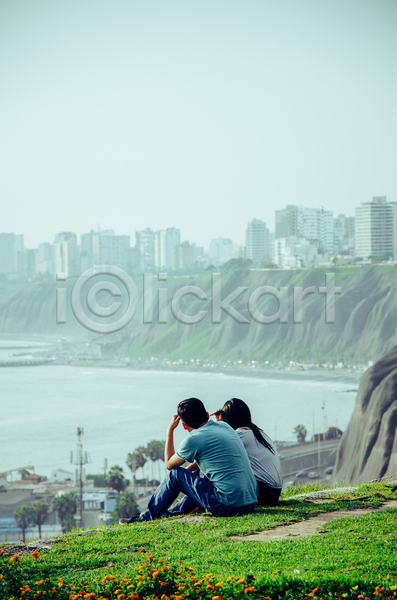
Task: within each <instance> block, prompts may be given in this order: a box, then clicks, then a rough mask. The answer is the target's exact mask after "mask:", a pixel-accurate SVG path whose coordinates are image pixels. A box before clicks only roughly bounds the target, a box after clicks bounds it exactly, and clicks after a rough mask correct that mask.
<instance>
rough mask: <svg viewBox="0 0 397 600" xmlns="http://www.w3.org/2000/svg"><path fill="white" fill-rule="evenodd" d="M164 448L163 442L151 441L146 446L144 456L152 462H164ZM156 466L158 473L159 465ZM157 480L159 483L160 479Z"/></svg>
mask: <svg viewBox="0 0 397 600" xmlns="http://www.w3.org/2000/svg"><path fill="white" fill-rule="evenodd" d="M164 447H165V441H164V440H152V441H151V442H149V443H148V445H147V446H146V450H145V453H146V456H147V457H148V458H149V459H150V460H151V461H152V462H157V461H158V460H162V461H164ZM158 466H159V470H158V471H159V472H160V465H158ZM152 479H153V473H152ZM159 479H160V481H161V479H162V478H161V477H160V476H159Z"/></svg>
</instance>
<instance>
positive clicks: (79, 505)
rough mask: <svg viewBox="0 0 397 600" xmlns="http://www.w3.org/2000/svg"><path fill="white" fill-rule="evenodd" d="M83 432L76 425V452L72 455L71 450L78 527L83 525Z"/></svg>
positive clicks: (85, 461)
mask: <svg viewBox="0 0 397 600" xmlns="http://www.w3.org/2000/svg"><path fill="white" fill-rule="evenodd" d="M83 434H84V429H83V428H82V427H77V444H76V452H75V455H74V456H73V452H71V463H72V464H74V465H76V467H77V468H76V487H77V490H78V491H77V502H76V516H75V519H76V521H77V522H78V523H77V525H78V528H81V527H82V526H83V465H86V464H87V463H88V455H87V452H84V453H83V442H82V441H81V436H82V435H83Z"/></svg>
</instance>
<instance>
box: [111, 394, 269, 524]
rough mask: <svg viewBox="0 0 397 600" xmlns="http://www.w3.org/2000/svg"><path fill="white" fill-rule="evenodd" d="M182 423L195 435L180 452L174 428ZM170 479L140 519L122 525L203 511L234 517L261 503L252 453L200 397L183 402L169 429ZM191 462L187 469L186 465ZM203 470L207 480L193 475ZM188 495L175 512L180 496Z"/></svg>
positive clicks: (166, 460) (167, 446) (186, 439)
mask: <svg viewBox="0 0 397 600" xmlns="http://www.w3.org/2000/svg"><path fill="white" fill-rule="evenodd" d="M179 421H182V425H183V427H184V429H186V430H187V431H188V432H189V435H188V436H187V437H186V438H185V439H184V440H183V441H182V443H181V445H180V447H179V449H178V452H175V450H174V430H175V429H176V427H178V425H179ZM164 460H165V466H166V467H167V469H168V470H169V473H168V474H167V476H166V478H165V479H164V480H163V482H162V483H161V484H160V485H159V487H158V488H157V490H156V491H155V492H154V494H153V496H152V497H151V498H150V500H149V502H148V505H147V509H146V510H145V511H144V512H143V513H141V514H140V515H139V516H138V517H133V518H131V519H120V521H119V523H120V524H124V523H133V522H134V521H152V520H153V519H159V518H160V517H172V516H175V515H182V514H187V513H190V512H191V511H192V510H193V509H195V508H197V507H202V508H204V509H205V510H207V511H208V512H210V513H211V514H212V515H213V516H214V517H229V516H233V515H242V514H246V513H249V512H252V511H253V510H254V508H255V504H256V502H257V483H256V479H255V477H254V474H253V472H252V469H251V466H250V463H249V460H248V455H247V452H246V451H245V448H244V446H243V444H242V442H241V440H240V438H239V437H238V435H237V433H236V432H235V431H234V430H233V429H232V428H231V427H230V425H228V424H227V423H225V422H223V421H219V422H217V421H210V420H209V414H208V412H207V411H206V410H205V407H204V404H203V403H202V402H201V400H198V398H189V399H188V400H182V402H180V403H179V404H178V414H177V415H174V416H173V417H172V419H171V422H170V424H169V426H168V429H167V439H166V442H165V450H164ZM186 461H187V462H190V463H191V464H190V465H189V467H188V468H187V469H184V468H182V465H183V463H184V462H186ZM198 469H200V470H201V471H202V472H203V473H204V475H205V477H199V476H198V475H197V474H196V473H194V472H193V471H196V470H198ZM180 492H182V493H183V494H185V497H184V498H182V500H180V501H179V502H178V503H177V504H175V506H173V507H172V508H170V506H171V504H172V503H173V502H174V501H175V500H176V498H177V497H178V495H179V493H180Z"/></svg>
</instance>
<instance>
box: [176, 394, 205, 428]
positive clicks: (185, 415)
mask: <svg viewBox="0 0 397 600" xmlns="http://www.w3.org/2000/svg"><path fill="white" fill-rule="evenodd" d="M178 415H179V416H180V417H181V419H182V421H183V422H184V423H185V424H186V425H187V426H188V427H192V428H193V429H198V428H199V427H200V425H203V424H204V423H206V422H207V421H208V416H207V411H206V410H205V406H204V404H203V403H202V402H201V400H199V399H198V398H188V399H187V400H182V402H179V404H178Z"/></svg>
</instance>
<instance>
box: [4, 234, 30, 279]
mask: <svg viewBox="0 0 397 600" xmlns="http://www.w3.org/2000/svg"><path fill="white" fill-rule="evenodd" d="M0 273H6V274H7V275H10V276H11V277H17V276H18V275H24V274H25V264H24V243H23V235H22V234H16V233H0Z"/></svg>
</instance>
